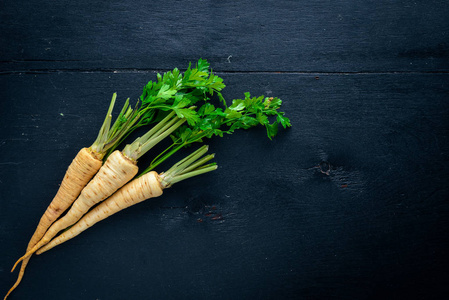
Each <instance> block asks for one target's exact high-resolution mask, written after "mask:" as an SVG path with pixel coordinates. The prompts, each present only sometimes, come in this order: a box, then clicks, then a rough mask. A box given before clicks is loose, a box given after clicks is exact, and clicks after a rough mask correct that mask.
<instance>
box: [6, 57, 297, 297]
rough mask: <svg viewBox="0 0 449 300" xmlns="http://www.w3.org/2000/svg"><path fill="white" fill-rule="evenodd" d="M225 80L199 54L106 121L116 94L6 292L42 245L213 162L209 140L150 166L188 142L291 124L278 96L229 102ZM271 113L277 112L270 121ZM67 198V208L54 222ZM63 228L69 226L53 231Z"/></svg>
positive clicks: (269, 132) (159, 191)
mask: <svg viewBox="0 0 449 300" xmlns="http://www.w3.org/2000/svg"><path fill="white" fill-rule="evenodd" d="M224 87H225V85H224V84H223V80H222V79H221V78H220V77H218V76H216V75H214V74H213V73H212V72H210V71H209V64H208V63H207V61H205V60H202V59H200V60H199V61H198V63H197V64H196V66H195V67H194V68H191V65H189V67H188V68H187V70H186V71H185V72H184V73H183V74H181V72H180V71H179V70H178V69H174V70H173V71H171V72H166V73H164V75H160V74H157V81H156V82H152V81H150V82H149V83H148V84H147V85H146V86H145V87H144V90H143V93H142V95H141V97H140V103H138V104H137V105H136V107H135V108H131V107H130V106H129V99H128V100H126V102H125V105H124V107H123V109H122V110H121V112H120V113H119V115H118V117H117V119H116V121H115V122H114V124H113V125H112V126H111V119H112V116H111V112H112V109H113V107H114V104H115V100H116V94H114V96H113V98H112V101H111V104H110V106H109V109H108V113H107V116H106V119H105V121H104V123H103V125H102V127H101V129H100V132H99V134H98V137H97V139H96V140H95V142H94V143H93V144H92V146H91V147H89V148H83V149H82V150H81V151H80V152H79V153H78V155H77V156H76V157H75V159H74V160H73V162H72V164H71V165H70V166H69V168H68V170H67V172H66V175H65V177H64V179H63V181H62V183H61V186H60V189H59V190H58V193H57V195H56V197H55V198H54V199H53V201H52V202H51V203H50V205H49V207H48V208H47V210H46V212H45V213H44V215H43V217H42V218H41V221H40V223H39V225H38V227H37V229H36V232H35V233H34V235H33V237H32V238H31V240H30V242H29V244H28V247H27V251H26V253H25V255H24V256H22V257H21V258H20V259H19V260H18V261H17V262H16V264H15V265H14V267H13V270H14V268H15V267H16V266H17V264H18V263H19V262H21V261H22V266H21V269H20V272H19V277H18V279H17V281H16V283H15V284H14V286H13V287H12V288H11V289H10V290H9V292H8V293H7V295H6V296H5V299H6V297H8V295H9V294H10V293H11V292H12V291H13V290H14V289H15V288H16V287H17V286H18V284H19V283H20V281H21V279H22V277H23V275H24V271H25V267H26V265H27V263H28V261H29V259H30V256H31V255H32V254H33V253H35V252H36V251H37V254H40V253H42V252H45V251H47V250H49V249H51V248H52V247H54V246H56V245H58V244H60V243H63V242H65V241H67V240H69V239H71V238H73V237H75V236H76V235H78V234H79V233H81V232H82V231H84V230H85V229H87V228H89V227H90V226H92V225H93V224H95V223H96V222H98V221H101V220H103V219H105V218H107V217H109V216H111V215H112V214H114V213H116V212H118V211H120V210H122V209H124V208H126V207H129V206H131V205H134V204H136V203H139V202H141V201H144V200H146V199H148V198H152V197H157V196H160V195H161V194H162V190H163V189H165V188H168V187H170V186H172V185H173V184H174V183H176V182H179V181H181V180H185V179H187V178H190V177H193V176H196V175H200V174H204V173H206V172H210V171H212V170H215V169H216V165H215V163H212V164H207V165H205V163H206V162H207V161H209V160H211V159H212V158H213V155H208V156H205V157H203V158H201V157H202V156H203V155H204V154H205V153H206V152H207V146H203V147H201V148H200V149H199V150H197V151H195V152H194V153H192V154H191V155H189V156H187V157H186V158H185V159H183V160H181V161H179V162H178V163H176V164H175V165H174V166H173V167H172V168H170V169H169V170H168V171H167V172H165V173H160V174H157V173H156V172H154V171H153V170H154V168H155V167H157V166H158V165H159V164H161V163H162V162H164V161H165V160H167V159H168V158H169V157H170V156H172V155H173V154H174V153H176V152H177V151H179V150H181V149H182V148H184V147H185V146H187V145H190V144H192V143H195V142H203V141H204V139H205V138H211V137H212V136H220V137H222V136H223V134H225V133H226V134H231V133H233V132H234V131H235V130H236V129H248V128H251V127H254V126H256V125H259V124H261V125H263V126H265V127H266V130H267V135H268V137H269V138H270V139H271V138H272V137H274V136H275V135H276V133H277V128H278V124H281V125H282V126H283V127H284V128H286V127H289V126H291V124H290V121H289V119H288V118H286V117H284V113H283V112H279V111H278V109H279V108H280V106H281V104H282V101H281V100H280V99H278V98H273V97H271V98H265V97H263V96H261V97H251V96H250V94H249V93H246V94H245V98H244V99H237V100H233V101H232V105H231V106H227V105H226V101H225V100H224V98H223V96H222V95H221V93H220V91H221V90H222V89H223V88H224ZM214 93H216V94H218V97H219V99H220V100H221V104H222V105H223V108H221V107H215V106H214V105H212V104H211V103H209V102H207V101H208V100H209V96H211V95H213V94H214ZM200 101H201V102H204V103H203V104H202V105H201V106H199V108H198V109H197V106H193V105H197V104H198V102H200ZM270 116H272V117H274V118H275V119H274V121H273V122H272V123H270V121H269V117H270ZM154 123H156V124H155V125H153V127H152V128H151V129H150V130H149V131H148V132H146V133H145V134H144V135H143V136H141V137H139V138H137V139H136V140H135V141H134V142H132V143H130V144H128V145H126V146H125V147H124V149H123V150H122V151H118V150H115V149H116V148H117V147H118V145H119V144H120V143H121V142H122V141H124V139H125V138H126V137H127V136H128V135H129V134H130V133H131V132H133V131H134V130H136V129H137V128H139V127H141V126H144V125H150V124H154ZM182 124H184V125H182ZM181 125H182V126H181ZM168 136H171V138H172V144H171V145H170V146H169V147H168V148H167V149H165V150H164V151H162V152H161V153H160V154H159V155H156V156H155V158H154V159H153V161H152V162H151V163H150V165H149V166H148V167H147V168H146V169H145V170H144V171H143V172H141V174H140V175H139V176H138V177H137V178H136V179H134V180H132V181H131V182H129V181H130V180H131V179H133V178H134V177H135V176H136V174H137V173H138V167H137V159H139V158H140V157H141V156H142V155H144V154H145V153H147V152H148V151H149V150H150V149H151V148H153V147H154V146H155V145H156V144H157V143H159V142H160V141H161V140H163V139H164V138H166V137H168ZM103 160H104V164H103ZM95 174H96V175H95ZM94 175H95V176H94ZM128 182H129V183H128ZM127 183H128V184H127ZM125 184H126V185H125ZM105 199H106V200H105ZM104 200H105V201H104ZM100 202H101V203H100ZM72 203H73V204H72ZM98 203H100V204H99V205H97V204H98ZM71 205H72V207H71V208H70V210H69V211H68V212H67V213H66V215H65V216H64V217H63V218H61V219H59V220H58V221H57V222H56V223H54V224H53V222H55V220H56V219H57V218H58V217H59V216H60V215H61V214H62V213H63V212H64V211H66V210H67V209H68V208H69V207H70V206H71ZM95 205H97V206H96V207H95V208H93V209H91V208H92V207H93V206H95ZM89 210H90V211H89ZM67 228H68V229H67ZM64 229H67V230H65V231H64V232H63V233H62V234H60V235H59V236H58V237H56V238H54V237H55V236H56V235H57V234H58V233H59V232H60V231H61V230H64Z"/></svg>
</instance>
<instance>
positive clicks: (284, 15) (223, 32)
mask: <svg viewBox="0 0 449 300" xmlns="http://www.w3.org/2000/svg"><path fill="white" fill-rule="evenodd" d="M1 5H2V9H1V10H0V20H1V21H0V31H1V32H4V33H7V34H2V35H1V36H0V45H2V46H1V47H2V55H1V62H0V70H7V71H17V70H21V71H27V70H30V69H39V70H42V69H44V70H45V69H55V70H60V69H64V70H66V69H83V70H86V69H87V70H99V69H105V68H106V69H110V70H117V69H150V70H154V69H172V68H173V65H176V66H182V65H185V64H186V63H187V62H188V61H191V60H196V59H197V58H198V57H200V56H202V57H207V58H208V59H209V60H211V62H213V64H214V67H215V68H216V69H217V70H229V71H304V72H314V71H320V72H341V71H344V72H384V71H389V72H392V71H426V72H433V71H449V63H448V59H447V57H448V55H449V43H448V36H447V34H448V33H447V32H448V30H449V18H447V16H448V15H449V5H447V1H446V0H432V1H349V0H339V1H328V0H319V1H278V0H276V1H258V2H257V3H255V2H254V1H251V0H248V1H175V2H172V1H142V0H140V1H107V2H92V1H63V0H58V1H51V2H49V1H10V0H8V1H3V2H2V4H1Z"/></svg>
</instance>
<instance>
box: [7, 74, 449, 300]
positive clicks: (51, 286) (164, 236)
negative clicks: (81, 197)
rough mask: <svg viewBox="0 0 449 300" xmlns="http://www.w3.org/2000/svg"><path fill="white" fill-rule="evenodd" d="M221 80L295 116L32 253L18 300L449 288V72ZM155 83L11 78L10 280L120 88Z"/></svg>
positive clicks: (326, 295) (338, 295) (245, 136)
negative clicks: (286, 125)
mask: <svg viewBox="0 0 449 300" xmlns="http://www.w3.org/2000/svg"><path fill="white" fill-rule="evenodd" d="M219 75H221V76H222V77H223V78H224V80H225V82H226V83H227V84H228V88H227V89H226V90H225V94H224V95H225V97H226V98H227V99H232V98H237V97H241V96H242V95H243V92H246V91H251V92H252V93H253V94H255V95H256V94H265V95H273V96H274V95H275V96H278V97H281V98H282V99H284V100H285V103H284V110H285V111H286V113H287V115H288V116H289V117H290V118H291V120H292V122H293V125H294V126H293V127H292V128H291V129H289V130H287V131H282V132H280V135H279V136H278V137H277V138H276V139H274V140H273V141H271V142H270V141H269V140H268V139H267V138H266V136H265V132H264V130H263V129H254V130H251V131H243V132H238V133H236V134H234V135H232V136H226V137H224V138H222V139H213V140H211V141H210V145H211V150H212V151H213V152H215V153H216V154H217V156H216V161H217V162H218V164H219V166H220V167H219V169H218V170H217V171H216V172H214V173H211V174H210V175H209V176H204V177H202V178H200V177H198V178H196V179H191V180H190V182H181V183H179V184H178V185H177V186H176V187H173V189H170V190H167V191H166V193H165V194H164V197H162V198H163V199H162V198H160V199H155V200H153V201H149V202H144V203H141V204H139V205H137V206H135V207H131V208H129V209H127V210H126V211H123V212H121V213H119V214H117V215H115V216H113V217H111V219H109V220H105V221H103V222H101V223H99V224H97V225H96V226H95V227H93V228H92V229H90V230H88V231H86V232H85V233H83V234H82V235H80V236H79V237H77V238H76V239H73V240H72V241H70V242H68V243H67V244H66V245H61V246H60V247H58V248H55V249H54V250H52V251H49V252H48V253H45V254H44V255H42V256H39V257H35V258H33V259H32V260H31V262H30V264H29V267H28V270H27V274H26V275H25V278H24V280H23V282H22V285H21V286H20V287H19V288H18V289H17V291H15V293H14V294H13V295H12V297H11V299H29V298H35V299H62V298H64V299H80V298H86V299H97V298H98V299H124V298H126V299H142V298H153V299H162V298H163V299H179V298H183V299H192V298H196V299H198V298H199V299H206V298H210V297H214V298H219V299H229V298H238V299H254V298H259V299H279V298H283V299H286V298H297V297H299V298H304V299H308V298H312V299H371V298H394V297H396V298H403V297H405V296H409V295H414V296H416V298H421V299H424V298H427V296H429V295H430V296H432V297H429V298H438V297H437V296H438V295H440V294H441V293H443V292H445V290H446V289H447V286H446V284H445V282H446V279H447V276H444V272H445V270H447V268H448V267H449V260H448V259H447V257H446V250H447V249H448V246H449V238H448V237H447V234H446V231H447V228H448V218H447V216H448V214H449V204H448V202H447V199H448V196H449V189H448V186H447V179H448V178H449V171H448V169H447V168H446V165H447V162H448V160H449V155H448V153H449V151H448V150H449V140H448V138H449V135H448V121H447V118H446V117H447V115H448V113H449V104H448V102H447V96H448V95H449V86H448V84H447V83H448V79H449V76H448V75H447V74H383V75H379V74H365V75H361V74H352V75H337V74H333V75H332V74H330V75H325V74H320V75H319V76H318V77H317V75H315V74H311V75H301V74H228V73H223V74H219ZM154 78H155V74H154V73H152V72H150V73H145V72H139V73H116V74H104V73H79V72H63V73H52V72H51V73H44V74H38V75H37V74H14V75H8V76H0V85H1V86H7V87H8V88H7V89H2V90H0V98H1V99H7V101H2V102H1V105H2V107H1V111H2V116H5V117H4V118H1V119H0V132H1V148H2V151H1V161H0V164H1V168H0V181H1V183H0V204H1V207H0V240H1V241H2V243H1V246H0V253H3V254H4V255H2V256H1V258H0V266H1V270H0V272H1V277H2V281H1V284H0V286H1V290H7V289H8V288H9V285H12V283H13V280H15V277H14V276H11V275H10V274H9V272H8V269H9V266H10V264H12V262H13V261H14V260H15V258H16V256H17V255H18V254H20V253H22V251H23V250H24V249H25V248H26V243H27V241H28V238H29V236H30V235H31V233H32V230H33V229H34V226H35V224H36V222H37V220H38V219H39V217H40V214H41V213H42V212H43V210H44V209H45V207H46V206H47V205H48V201H49V199H51V197H52V196H53V194H54V193H55V191H56V190H57V184H58V182H59V181H60V179H61V177H62V176H63V172H64V170H65V168H61V166H64V165H67V164H68V163H69V162H70V160H71V159H72V158H73V155H74V154H76V152H75V149H77V148H79V147H81V146H86V145H89V144H90V143H91V142H92V141H93V139H94V138H95V135H96V131H97V130H98V127H99V126H100V124H101V121H102V118H103V117H102V115H103V110H105V109H106V107H107V104H108V102H109V100H110V95H111V94H112V92H114V91H116V92H118V95H119V99H122V100H123V99H124V98H125V97H127V96H131V97H132V99H135V98H136V97H137V96H138V95H139V94H140V87H141V86H143V84H145V83H146V82H147V81H148V80H149V79H154ZM423 99H425V101H424V100H423ZM174 161H176V158H174V159H173V160H172V161H170V162H168V163H167V164H164V165H163V166H161V170H159V171H162V170H163V169H164V168H166V167H168V166H169V165H170V164H171V163H173V162H174ZM142 163H145V161H142ZM326 171H329V173H328V174H325V172H326ZM50 264H51V265H50Z"/></svg>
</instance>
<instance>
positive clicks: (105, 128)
mask: <svg viewBox="0 0 449 300" xmlns="http://www.w3.org/2000/svg"><path fill="white" fill-rule="evenodd" d="M116 99H117V93H114V94H113V95H112V100H111V103H110V104H109V108H108V112H107V113H106V118H105V119H104V122H103V125H101V128H100V131H99V132H98V136H97V139H96V140H95V142H94V143H93V144H92V146H91V149H92V150H93V151H94V152H97V153H98V154H100V155H99V156H102V155H101V153H102V152H103V146H104V144H105V142H106V140H107V136H108V132H109V128H110V126H111V120H112V115H111V113H112V110H113V109H114V104H115V100H116Z"/></svg>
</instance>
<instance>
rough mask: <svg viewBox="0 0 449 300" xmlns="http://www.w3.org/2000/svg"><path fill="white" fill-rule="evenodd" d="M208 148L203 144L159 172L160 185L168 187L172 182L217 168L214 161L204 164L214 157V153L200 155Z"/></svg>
mask: <svg viewBox="0 0 449 300" xmlns="http://www.w3.org/2000/svg"><path fill="white" fill-rule="evenodd" d="M208 149H209V146H207V145H205V146H203V147H201V148H199V149H198V150H196V151H195V152H193V153H192V154H190V155H189V156H187V157H185V158H184V159H182V160H180V161H179V162H177V163H176V164H174V165H173V167H171V168H170V169H169V170H168V171H167V172H165V173H162V174H160V178H161V185H162V186H163V187H164V188H168V187H170V186H172V185H173V184H175V183H177V182H180V181H182V180H186V179H188V178H191V177H193V176H198V175H201V174H204V173H207V172H211V171H213V170H216V169H217V165H216V164H215V163H211V164H208V165H204V164H205V163H206V162H208V161H209V160H211V159H212V158H214V154H210V155H207V156H205V157H202V156H203V155H204V154H205V153H206V152H207V151H208Z"/></svg>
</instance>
